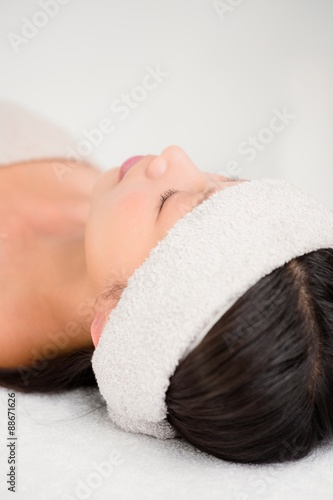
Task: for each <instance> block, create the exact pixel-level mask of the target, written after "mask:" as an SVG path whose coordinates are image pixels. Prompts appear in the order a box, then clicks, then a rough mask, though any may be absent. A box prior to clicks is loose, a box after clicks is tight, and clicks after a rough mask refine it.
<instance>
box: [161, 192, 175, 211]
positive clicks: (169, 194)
mask: <svg viewBox="0 0 333 500" xmlns="http://www.w3.org/2000/svg"><path fill="white" fill-rule="evenodd" d="M178 192H179V190H178V189H168V190H167V191H165V192H164V193H163V194H161V204H160V207H159V208H160V211H161V210H162V207H163V205H164V203H165V202H166V201H167V199H168V198H169V197H170V196H172V195H173V194H175V193H178Z"/></svg>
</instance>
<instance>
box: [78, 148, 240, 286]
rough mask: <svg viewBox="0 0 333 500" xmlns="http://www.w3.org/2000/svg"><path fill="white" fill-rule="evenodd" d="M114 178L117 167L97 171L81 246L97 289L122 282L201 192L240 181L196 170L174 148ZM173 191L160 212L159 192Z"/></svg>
mask: <svg viewBox="0 0 333 500" xmlns="http://www.w3.org/2000/svg"><path fill="white" fill-rule="evenodd" d="M118 176H119V168H114V169H111V170H107V171H105V172H103V173H102V174H101V175H100V176H99V177H98V179H97V181H96V184H95V186H94V189H93V192H92V197H91V205H90V212H89V216H88V221H87V225H86V235H85V246H86V248H85V250H86V259H87V270H88V273H89V277H90V279H91V281H92V283H93V286H94V287H95V289H96V292H97V293H99V292H100V291H101V289H103V287H104V286H105V285H106V283H113V282H115V281H119V280H121V281H126V280H127V279H128V278H129V277H130V276H131V275H132V274H133V272H134V271H135V269H136V268H137V267H139V266H140V265H141V264H142V262H143V261H144V260H145V258H146V257H147V256H148V254H149V252H150V250H151V249H152V248H153V247H155V246H156V244H157V243H158V241H159V240H161V239H162V238H163V237H164V236H165V235H166V233H167V231H168V229H170V228H171V227H172V226H173V225H174V224H175V223H176V222H177V220H179V219H180V218H181V217H183V216H184V215H185V214H186V213H187V212H189V211H190V210H191V209H192V208H194V207H195V206H196V205H197V204H198V203H200V202H201V201H203V199H204V196H205V195H207V193H209V195H211V194H213V192H216V191H217V190H220V189H225V188H228V187H231V186H234V185H235V184H239V182H242V180H238V181H230V179H229V181H228V178H227V177H223V176H221V175H219V174H215V173H208V172H202V171H201V170H199V168H198V167H197V166H196V165H195V164H194V163H193V162H192V161H191V159H190V158H189V157H188V156H187V155H186V153H185V152H184V151H183V150H182V149H181V148H180V147H178V146H169V147H167V148H166V149H164V150H163V151H162V153H161V154H160V155H159V156H156V155H147V156H144V157H143V158H141V159H140V160H139V161H138V162H137V163H136V164H135V165H133V166H132V167H131V168H130V169H129V170H128V171H127V172H126V174H125V175H124V177H123V178H122V179H121V181H119V180H118ZM173 189H174V190H178V192H176V193H175V194H172V195H171V196H170V197H169V198H168V199H167V200H166V201H165V203H164V205H163V208H162V209H161V210H160V205H161V195H162V194H163V193H164V192H165V191H167V190H173ZM211 190H212V191H211Z"/></svg>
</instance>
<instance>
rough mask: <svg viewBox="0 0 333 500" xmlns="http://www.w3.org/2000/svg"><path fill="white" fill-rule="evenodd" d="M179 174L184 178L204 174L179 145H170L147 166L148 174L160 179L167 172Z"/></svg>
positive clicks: (152, 177)
mask: <svg viewBox="0 0 333 500" xmlns="http://www.w3.org/2000/svg"><path fill="white" fill-rule="evenodd" d="M169 173H170V174H178V175H181V176H182V177H184V178H191V177H192V178H193V176H200V177H201V176H202V172H201V171H200V170H199V168H198V167H197V166H196V165H195V164H194V163H193V161H192V160H191V159H190V158H189V156H188V155H187V154H186V153H185V151H184V150H183V149H182V148H180V147H179V146H168V147H167V148H165V149H163V151H162V152H161V154H160V155H159V156H157V157H156V158H154V159H153V160H152V161H151V162H150V164H149V165H148V167H147V170H146V175H147V177H149V178H150V179H158V178H159V177H163V176H165V175H166V174H169Z"/></svg>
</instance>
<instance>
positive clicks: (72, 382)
mask: <svg viewBox="0 0 333 500" xmlns="http://www.w3.org/2000/svg"><path fill="white" fill-rule="evenodd" d="M137 160H138V161H137V162H136V163H135V165H134V166H132V168H131V169H130V170H129V171H128V172H127V173H126V174H125V176H123V178H121V179H120V180H119V173H120V172H119V168H116V169H111V170H109V171H106V172H104V173H100V172H99V171H98V170H95V169H94V168H93V167H91V166H88V165H84V164H78V165H75V164H73V165H68V162H67V165H66V168H63V169H61V164H62V161H61V160H54V162H45V163H43V162H40V163H39V164H38V166H36V165H37V163H38V162H36V164H32V165H29V167H28V168H29V171H30V172H31V174H29V175H28V174H27V172H28V168H27V165H24V166H22V165H12V166H10V167H8V168H7V170H6V169H5V171H4V172H3V174H4V175H3V183H2V186H3V187H2V189H3V196H2V198H1V199H2V200H3V202H2V210H3V217H2V220H3V221H4V223H3V225H2V234H3V238H2V242H1V246H2V267H3V268H6V273H5V276H4V279H3V286H2V297H3V298H2V300H3V306H4V307H3V309H4V310H5V311H6V317H5V318H4V325H6V326H5V328H8V331H7V332H4V331H3V335H2V342H1V358H0V361H1V366H2V367H3V369H2V371H1V380H2V384H3V385H5V386H6V387H11V388H17V389H22V390H25V391H36V390H37V391H44V392H54V391H56V390H62V389H68V388H72V387H78V386H80V385H95V384H96V380H95V378H94V375H93V373H92V370H91V366H90V360H91V356H92V353H93V350H94V346H96V345H97V342H98V336H99V334H100V332H101V329H102V327H103V324H104V322H105V318H106V314H108V313H109V312H110V310H112V308H113V307H115V305H116V303H117V301H118V300H119V298H120V294H121V292H122V290H123V289H124V288H125V287H126V283H127V280H128V278H129V277H130V276H131V275H132V274H133V272H134V270H135V269H136V268H137V267H139V266H140V264H141V263H142V262H143V261H144V259H145V258H146V257H147V255H148V253H149V251H150V250H151V249H152V248H153V247H155V245H156V244H157V242H158V241H159V240H160V239H162V238H163V237H164V236H165V235H166V233H167V231H168V229H169V228H170V227H172V226H173V225H174V224H175V222H176V221H177V220H179V218H181V217H183V216H184V215H185V214H186V213H187V212H188V211H190V210H191V209H192V208H193V207H195V206H196V205H197V204H198V203H200V202H202V201H203V200H204V199H205V197H206V196H210V194H212V193H214V192H216V191H217V190H221V189H226V188H230V187H232V186H233V185H235V184H238V183H239V182H242V181H233V180H230V179H226V178H224V177H222V176H220V175H218V174H211V173H204V172H201V171H200V170H199V169H198V168H197V167H196V166H195V165H194V164H193V162H192V161H191V160H190V159H189V158H188V156H187V155H186V154H185V153H184V152H183V151H182V150H181V149H180V148H178V147H176V146H171V147H169V148H166V149H165V150H164V151H163V152H162V154H161V155H160V156H153V155H148V156H145V157H141V158H138V159H137ZM63 163H65V161H63ZM24 169H25V170H24ZM23 172H24V173H23ZM59 172H60V174H61V175H60V176H59ZM81 176H82V177H81ZM60 179H61V180H60ZM15 192H16V194H15ZM161 197H162V198H161ZM8 205H9V211H8ZM8 213H9V214H10V216H9V215H8ZM5 214H7V216H6V217H5ZM23 256H24V257H23ZM281 289H283V291H284V293H283V300H282V301H281V300H280V301H279V310H278V311H275V310H272V309H271V308H268V311H267V314H266V315H265V316H264V320H262V321H261V322H260V323H259V324H258V325H257V328H256V333H257V334H256V337H255V340H254V341H253V344H252V345H251V350H250V352H248V356H251V357H253V358H254V359H255V357H256V356H258V352H259V353H260V359H267V365H269V363H270V362H271V361H270V359H271V356H265V352H266V353H268V352H270V353H271V352H274V350H275V349H277V346H278V343H279V338H280V337H281V335H285V336H287V335H288V329H289V328H290V323H289V321H290V317H291V316H292V318H293V319H292V321H293V329H294V335H293V338H292V340H290V342H295V338H297V343H298V344H297V345H298V348H299V349H300V350H301V352H302V353H303V354H302V357H301V361H300V362H298V363H297V365H296V364H295V374H294V383H293V384H292V385H291V391H292V392H294V395H295V398H296V397H298V398H302V397H304V398H306V390H305V389H306V388H304V387H302V386H301V380H303V379H302V377H303V376H304V370H305V371H306V370H308V369H309V367H311V368H312V370H311V371H312V372H313V373H314V374H315V376H316V377H319V374H320V375H321V376H322V377H325V375H326V374H327V373H328V371H329V370H330V368H331V359H332V346H331V344H328V343H327V345H326V346H325V347H326V350H325V351H321V350H320V349H319V347H318V349H317V350H315V351H312V350H310V349H309V348H308V347H309V346H308V345H307V343H306V340H305V338H304V335H303V337H302V332H303V329H304V328H305V327H306V328H311V329H312V331H313V335H314V336H315V339H316V340H315V342H316V343H317V344H318V346H320V339H321V336H324V335H326V336H328V334H332V324H333V305H332V304H333V251H332V250H329V249H324V250H318V251H316V252H312V253H311V254H308V255H304V256H303V257H300V258H298V259H294V260H293V261H292V262H290V263H288V264H286V265H285V266H284V267H283V268H280V269H277V270H275V271H274V272H273V273H272V274H271V275H269V276H266V277H265V278H263V279H262V280H261V281H260V282H259V283H257V284H256V285H255V286H254V287H253V288H252V289H251V290H249V291H248V292H247V293H246V294H245V295H244V296H243V297H242V298H241V299H240V300H239V301H237V303H236V304H235V305H234V306H233V307H232V308H230V310H229V311H228V312H227V313H226V314H225V315H224V316H223V317H222V318H221V319H220V320H219V321H218V322H217V323H216V325H215V326H214V327H213V328H212V329H211V331H210V332H209V333H208V334H207V336H206V339H205V343H203V344H202V349H199V350H198V349H196V350H195V351H193V353H190V354H189V355H188V356H187V358H186V359H185V360H184V361H183V362H182V363H181V364H180V365H179V366H178V367H177V370H176V372H175V373H174V375H173V376H172V378H171V381H170V386H169V389H168V393H167V397H166V401H167V406H168V408H169V417H168V418H169V419H170V422H172V423H173V424H174V425H175V426H176V427H177V429H178V430H179V431H180V433H181V431H182V425H183V422H184V421H186V419H187V417H188V415H187V410H186V405H181V404H180V403H181V401H182V400H184V398H186V400H189V399H190V400H191V402H192V404H198V398H199V399H200V396H198V395H197V393H196V390H195V384H193V383H192V382H191V381H193V380H195V374H196V371H197V370H198V369H199V367H200V369H201V370H202V369H203V367H204V370H205V372H206V377H207V378H206V380H207V394H206V395H205V399H206V400H207V401H208V400H209V393H210V391H211V392H212V393H213V392H214V393H216V390H218V388H219V387H223V388H224V390H225V388H226V387H228V383H231V382H230V380H225V379H224V372H221V371H219V370H216V369H215V370H214V369H213V367H214V363H215V361H216V359H217V357H218V358H219V359H221V358H223V357H225V358H226V359H228V361H226V362H227V363H229V364H232V363H234V364H235V365H237V361H238V358H237V354H238V352H240V350H241V343H242V338H241V337H239V335H238V337H237V338H238V340H237V342H236V343H234V344H231V345H228V338H229V339H232V338H234V337H235V336H233V335H232V331H233V329H234V330H235V331H238V332H239V331H241V327H242V324H248V323H249V322H250V320H249V318H250V317H251V315H252V311H253V305H254V304H261V303H264V302H265V298H266V297H267V295H269V294H273V293H274V292H275V290H281ZM73 311H74V313H73ZM90 330H91V331H90ZM268 331H269V335H268ZM14 332H15V333H14ZM8 339H10V341H8ZM286 342H288V339H286ZM46 346H47V349H46ZM230 349H232V350H233V351H234V356H232V357H230V355H228V356H226V353H228V354H229V353H230ZM210 368H211V369H210ZM269 368H270V367H269V366H267V370H268V369H269ZM229 372H230V371H229ZM298 376H299V377H300V380H299V384H298V383H297V380H298V379H297V377H298ZM242 377H243V378H242ZM279 377H282V375H281V374H280V373H278V372H277V373H276V379H277V380H279ZM232 382H235V381H232ZM248 382H249V381H248V380H247V379H246V377H245V376H244V375H242V374H241V373H239V372H238V374H237V385H238V386H241V387H242V388H243V389H242V391H241V392H240V393H239V406H240V407H241V406H242V398H244V397H246V390H247V383H248ZM261 382H262V381H260V380H259V381H258V386H260V384H261ZM313 383H314V379H313V377H311V378H309V384H313ZM271 385H272V386H274V384H271ZM276 387H278V384H276ZM276 390H278V389H276ZM303 390H304V394H303V392H302V391H303ZM315 390H316V391H317V392H316V398H315V400H314V407H313V409H312V411H313V415H314V416H313V418H312V414H311V419H309V422H310V423H309V426H308V429H307V433H306V434H304V435H303V436H302V439H301V438H300V440H299V441H298V442H297V443H290V442H288V440H287V441H286V451H285V454H284V455H283V456H282V455H281V453H280V452H279V457H277V454H276V452H275V450H274V449H273V448H272V449H271V450H269V449H267V447H266V448H265V450H263V449H261V448H260V433H259V434H258V436H259V437H258V444H257V449H249V450H248V454H247V455H246V454H244V450H243V451H242V453H239V452H238V450H237V426H236V427H235V428H234V429H233V431H232V433H231V432H229V434H228V437H227V440H229V441H230V442H232V443H234V445H233V446H232V447H229V455H228V454H226V452H225V448H226V446H225V445H223V443H221V451H220V452H219V451H217V450H216V447H215V446H213V444H212V443H209V442H206V443H205V438H204V436H205V433H204V430H203V432H202V436H203V437H202V439H201V440H200V439H197V440H196V445H197V447H199V448H200V449H202V450H204V451H207V452H208V453H212V454H215V455H216V456H220V457H221V458H224V459H227V460H233V461H239V462H245V463H247V462H252V463H260V462H266V463H269V462H271V461H277V460H279V461H284V460H290V459H294V458H300V457H302V456H305V455H306V454H307V453H308V452H309V451H310V450H311V449H312V448H313V447H314V446H315V445H316V444H317V443H318V442H320V441H321V440H322V439H323V438H324V437H327V436H328V435H330V434H332V419H330V418H329V416H328V414H329V410H330V404H331V403H330V394H331V392H332V388H331V387H330V386H329V385H328V383H324V382H323V383H322V384H317V385H316V388H315ZM201 397H203V396H201ZM253 408H255V406H253ZM206 410H207V408H206ZM207 411H208V410H207ZM211 411H212V414H216V420H218V408H216V402H214V407H212V409H211ZM253 411H254V410H253ZM182 412H183V413H182ZM247 418H248V421H249V422H250V421H251V420H256V421H257V422H259V421H260V408H259V407H258V409H257V414H252V415H248V416H247ZM274 418H275V417H274ZM290 418H291V419H294V420H295V416H294V415H291V416H290ZM304 418H308V415H304ZM230 419H231V420H232V419H233V415H230ZM296 421H297V418H296ZM278 423H279V415H276V425H278ZM270 425H274V422H270ZM266 429H267V422H266V421H263V422H262V435H264V433H265V430H266ZM198 432H199V431H198V429H196V433H197V434H198ZM184 434H186V432H184ZM250 434H251V428H250V426H249V435H250ZM198 443H199V444H198Z"/></svg>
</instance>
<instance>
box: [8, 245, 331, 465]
mask: <svg viewBox="0 0 333 500" xmlns="http://www.w3.org/2000/svg"><path fill="white" fill-rule="evenodd" d="M124 286H125V284H123V287H124ZM118 290H119V285H118ZM92 354H93V349H81V350H79V351H77V352H74V353H72V354H70V355H67V356H65V357H61V358H56V359H53V360H50V361H49V362H48V363H47V365H46V367H45V369H43V370H41V371H40V373H37V374H36V373H33V372H31V373H30V376H29V383H28V384H27V385H25V384H24V383H23V381H22V380H23V379H22V376H21V374H19V373H18V372H17V370H14V369H1V370H0V384H1V385H3V386H5V387H9V388H11V389H18V390H22V391H24V392H33V391H38V392H56V391H60V390H65V389H73V388H76V387H80V386H97V383H96V379H95V376H94V373H93V370H92V366H91V357H92ZM166 404H167V408H168V413H167V419H168V421H169V422H170V423H171V424H172V425H173V426H174V427H175V428H176V429H177V431H178V433H179V435H180V436H181V437H182V438H183V439H184V440H186V441H187V442H189V443H191V444H192V445H194V446H195V447H196V448H198V449H200V450H201V451H204V452H206V453H208V454H210V455H214V456H216V457H218V458H222V459H224V460H227V461H232V462H240V463H254V464H259V463H276V462H285V461H290V460H296V459H299V458H302V457H305V456H307V455H308V454H309V453H310V452H311V451H312V450H314V448H315V447H316V446H317V445H319V444H320V443H322V444H324V443H325V442H329V441H330V440H331V438H332V434H333V249H323V250H317V251H316V252H312V253H309V254H307V255H304V256H302V257H298V258H297V259H294V260H292V261H291V262H289V263H288V264H286V265H284V266H283V267H281V268H279V269H276V270H275V271H273V272H272V273H271V274H269V275H267V276H266V277H264V278H263V279H262V280H261V281H260V282H258V283H257V284H256V285H255V286H253V287H252V288H251V289H250V290H248V292H247V293H246V294H244V295H243V296H242V297H241V298H240V299H239V300H238V301H237V302H236V303H235V304H234V306H233V307H231V308H230V309H229V311H228V312H227V313H226V314H224V315H223V317H221V319H220V320H219V321H218V322H217V323H216V324H215V325H214V327H213V328H212V329H211V330H210V331H209V332H208V334H207V335H206V336H205V337H204V339H203V340H202V342H201V343H200V344H199V345H198V346H197V347H196V348H195V349H194V350H193V351H192V352H191V353H190V354H188V355H187V356H186V358H185V359H184V360H182V361H181V362H180V363H179V364H178V366H177V367H176V369H175V372H174V374H173V375H172V376H171V378H170V385H169V387H168V390H167V392H166Z"/></svg>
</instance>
